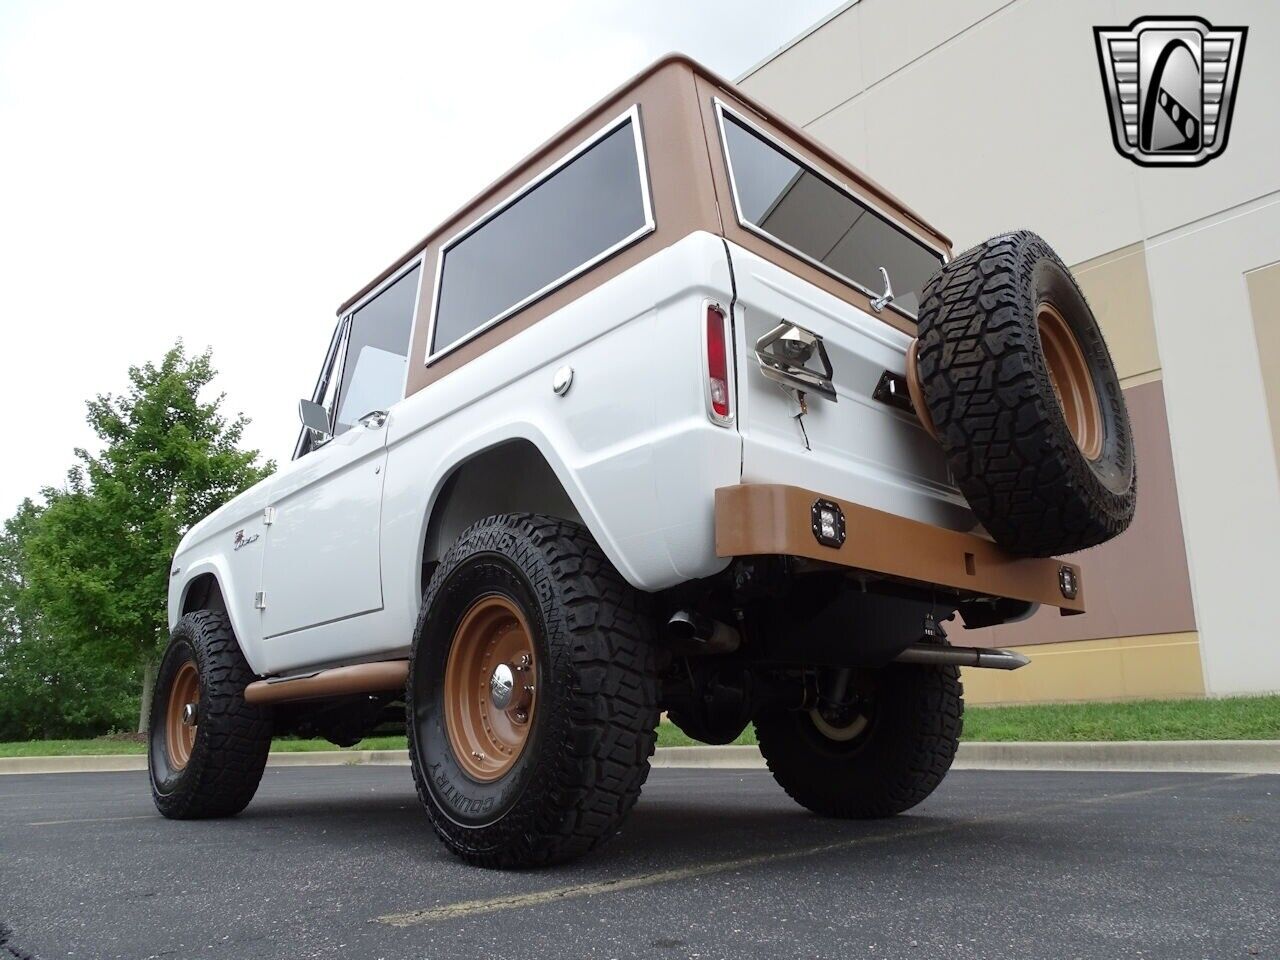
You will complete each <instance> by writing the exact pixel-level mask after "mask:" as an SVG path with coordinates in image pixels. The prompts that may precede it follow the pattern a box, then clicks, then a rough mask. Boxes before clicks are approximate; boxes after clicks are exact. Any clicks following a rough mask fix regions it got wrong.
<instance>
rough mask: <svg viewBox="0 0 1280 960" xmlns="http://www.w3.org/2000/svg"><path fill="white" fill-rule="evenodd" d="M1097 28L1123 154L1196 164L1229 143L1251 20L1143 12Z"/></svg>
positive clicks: (1147, 162)
mask: <svg viewBox="0 0 1280 960" xmlns="http://www.w3.org/2000/svg"><path fill="white" fill-rule="evenodd" d="M1093 33H1094V36H1095V37H1096V38H1097V41H1098V61H1099V64H1100V66H1101V67H1102V86H1103V89H1104V91H1105V93H1106V96H1107V108H1108V109H1109V110H1110V111H1111V136H1112V139H1113V140H1114V142H1115V145H1116V149H1117V150H1118V151H1120V153H1121V155H1122V156H1126V157H1128V158H1129V159H1130V160H1132V161H1133V162H1134V163H1137V164H1141V165H1142V166H1144V167H1196V166H1199V165H1200V164H1202V163H1208V162H1209V161H1210V160H1212V159H1213V158H1214V157H1216V156H1217V155H1218V154H1220V153H1222V151H1223V150H1225V149H1226V147H1227V133H1228V132H1229V130H1230V128H1231V108H1232V107H1233V106H1234V105H1235V98H1236V85H1237V83H1238V82H1239V80H1240V62H1241V59H1242V57H1243V56H1244V39H1245V34H1246V33H1248V28H1247V27H1215V26H1212V25H1211V24H1210V23H1209V22H1208V21H1206V20H1201V19H1200V18H1199V17H1140V18H1138V19H1137V20H1135V21H1133V23H1131V24H1129V26H1128V27H1094V28H1093Z"/></svg>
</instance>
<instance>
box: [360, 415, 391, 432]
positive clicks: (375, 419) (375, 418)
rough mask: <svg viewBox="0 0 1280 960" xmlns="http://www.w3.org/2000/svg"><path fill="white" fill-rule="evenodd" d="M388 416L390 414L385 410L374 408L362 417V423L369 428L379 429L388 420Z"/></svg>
mask: <svg viewBox="0 0 1280 960" xmlns="http://www.w3.org/2000/svg"><path fill="white" fill-rule="evenodd" d="M387 416H388V414H387V411H385V410H374V411H372V412H371V413H366V414H365V415H364V416H363V417H361V418H360V423H362V424H364V426H365V427H366V428H367V429H369V430H377V429H378V428H380V427H381V426H382V425H383V424H384V423H386V422H387Z"/></svg>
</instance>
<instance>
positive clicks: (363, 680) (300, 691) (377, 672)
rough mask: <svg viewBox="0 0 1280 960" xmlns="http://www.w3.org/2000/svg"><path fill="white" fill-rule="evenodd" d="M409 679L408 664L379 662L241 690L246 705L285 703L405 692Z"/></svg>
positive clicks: (280, 679)
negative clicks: (246, 702) (360, 694)
mask: <svg viewBox="0 0 1280 960" xmlns="http://www.w3.org/2000/svg"><path fill="white" fill-rule="evenodd" d="M408 679H409V661H408V660H381V661H379V662H377V663H357V664H354V665H353V666H350V667H334V668H333V669H332V670H319V671H317V672H316V673H308V674H305V675H304V676H299V677H276V678H273V679H271V680H255V681H254V682H253V683H251V684H249V685H248V686H247V687H245V688H244V698H245V700H246V701H248V702H249V703H284V702H286V701H290V700H322V699H324V698H325V697H345V696H350V695H352V694H357V693H395V692H398V691H403V690H404V685H405V682H406V681H407V680H408Z"/></svg>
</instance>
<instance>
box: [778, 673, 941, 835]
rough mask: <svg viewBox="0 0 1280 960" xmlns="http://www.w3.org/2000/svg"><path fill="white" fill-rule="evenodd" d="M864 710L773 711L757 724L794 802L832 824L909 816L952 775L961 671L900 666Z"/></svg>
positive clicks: (886, 675) (860, 706) (877, 686)
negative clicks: (831, 819) (835, 819)
mask: <svg viewBox="0 0 1280 960" xmlns="http://www.w3.org/2000/svg"><path fill="white" fill-rule="evenodd" d="M879 674H880V675H879V677H878V678H877V680H878V683H876V684H875V685H874V692H873V693H872V694H871V695H870V696H868V697H866V698H864V699H863V700H861V701H860V702H859V704H858V706H857V707H856V708H853V709H845V710H830V709H827V708H825V707H820V708H815V709H813V710H783V709H778V710H773V711H770V712H768V713H765V714H763V715H761V716H759V717H757V718H756V721H755V728H756V737H757V739H758V740H759V742H760V752H761V753H762V754H764V758H765V761H766V762H767V763H768V765H769V770H770V772H771V773H772V774H773V777H774V779H775V780H776V781H777V782H778V785H779V786H781V787H782V788H783V789H784V790H785V791H786V792H787V793H788V794H789V795H790V796H791V798H792V799H793V800H795V801H796V802H797V803H799V804H800V805H801V806H804V807H807V808H808V809H810V810H812V811H813V812H814V813H818V814H821V815H823V816H826V817H839V818H842V819H855V820H866V819H875V818H879V817H891V816H894V815H895V814H898V813H902V812H903V811H904V810H909V809H911V808H912V807H914V806H915V805H916V804H918V803H920V802H921V801H922V800H924V799H925V797H927V796H929V794H931V793H933V791H934V790H935V789H937V786H938V784H940V783H941V782H942V778H943V777H945V776H946V774H947V771H948V770H949V769H950V768H951V761H952V760H953V759H954V758H955V754H956V747H957V746H958V745H959V741H960V730H961V728H962V726H963V721H962V717H963V715H964V691H963V689H962V688H961V685H960V673H959V671H958V670H957V669H956V668H955V667H922V666H916V665H906V664H893V665H890V666H888V667H885V668H884V669H883V670H881V671H880V672H879Z"/></svg>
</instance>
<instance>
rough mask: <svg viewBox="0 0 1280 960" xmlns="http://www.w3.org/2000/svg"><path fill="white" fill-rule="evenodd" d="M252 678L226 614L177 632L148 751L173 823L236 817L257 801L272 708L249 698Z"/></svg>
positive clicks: (160, 802)
mask: <svg viewBox="0 0 1280 960" xmlns="http://www.w3.org/2000/svg"><path fill="white" fill-rule="evenodd" d="M253 679H254V675H253V671H252V670H250V669H249V664H248V663H246V662H245V659H244V655H243V654H242V653H241V652H240V644H239V643H238V642H237V641H236V636H235V633H234V632H233V631H232V629H231V621H230V620H229V619H228V618H227V615H226V614H225V613H220V612H215V611H212V610H197V611H196V612H194V613H188V614H187V615H186V616H185V617H183V618H182V619H181V620H179V621H178V623H177V625H176V626H175V627H174V628H173V635H172V638H171V639H170V641H169V648H168V649H167V650H166V651H165V654H164V658H163V659H162V660H161V661H160V670H159V671H158V673H157V676H156V688H155V694H154V697H153V699H152V702H151V725H150V739H149V742H148V750H147V757H148V768H149V769H150V772H151V795H152V798H153V799H154V800H155V804H156V809H158V810H159V811H160V812H161V813H162V814H164V815H165V816H166V817H169V818H171V819H175V820H190V819H195V818H199V817H229V816H232V815H234V814H237V813H239V812H240V811H241V810H243V809H244V808H245V807H246V806H248V804H249V801H250V800H252V799H253V795H254V794H255V793H256V792H257V790H258V783H259V781H260V780H261V779H262V771H263V768H264V767H265V766H266V765H267V753H268V751H269V750H270V749H271V710H270V708H269V707H262V706H255V705H254V704H251V703H246V702H245V699H244V688H245V687H246V686H247V685H248V684H249V683H250V682H251V681H252V680H253Z"/></svg>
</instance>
